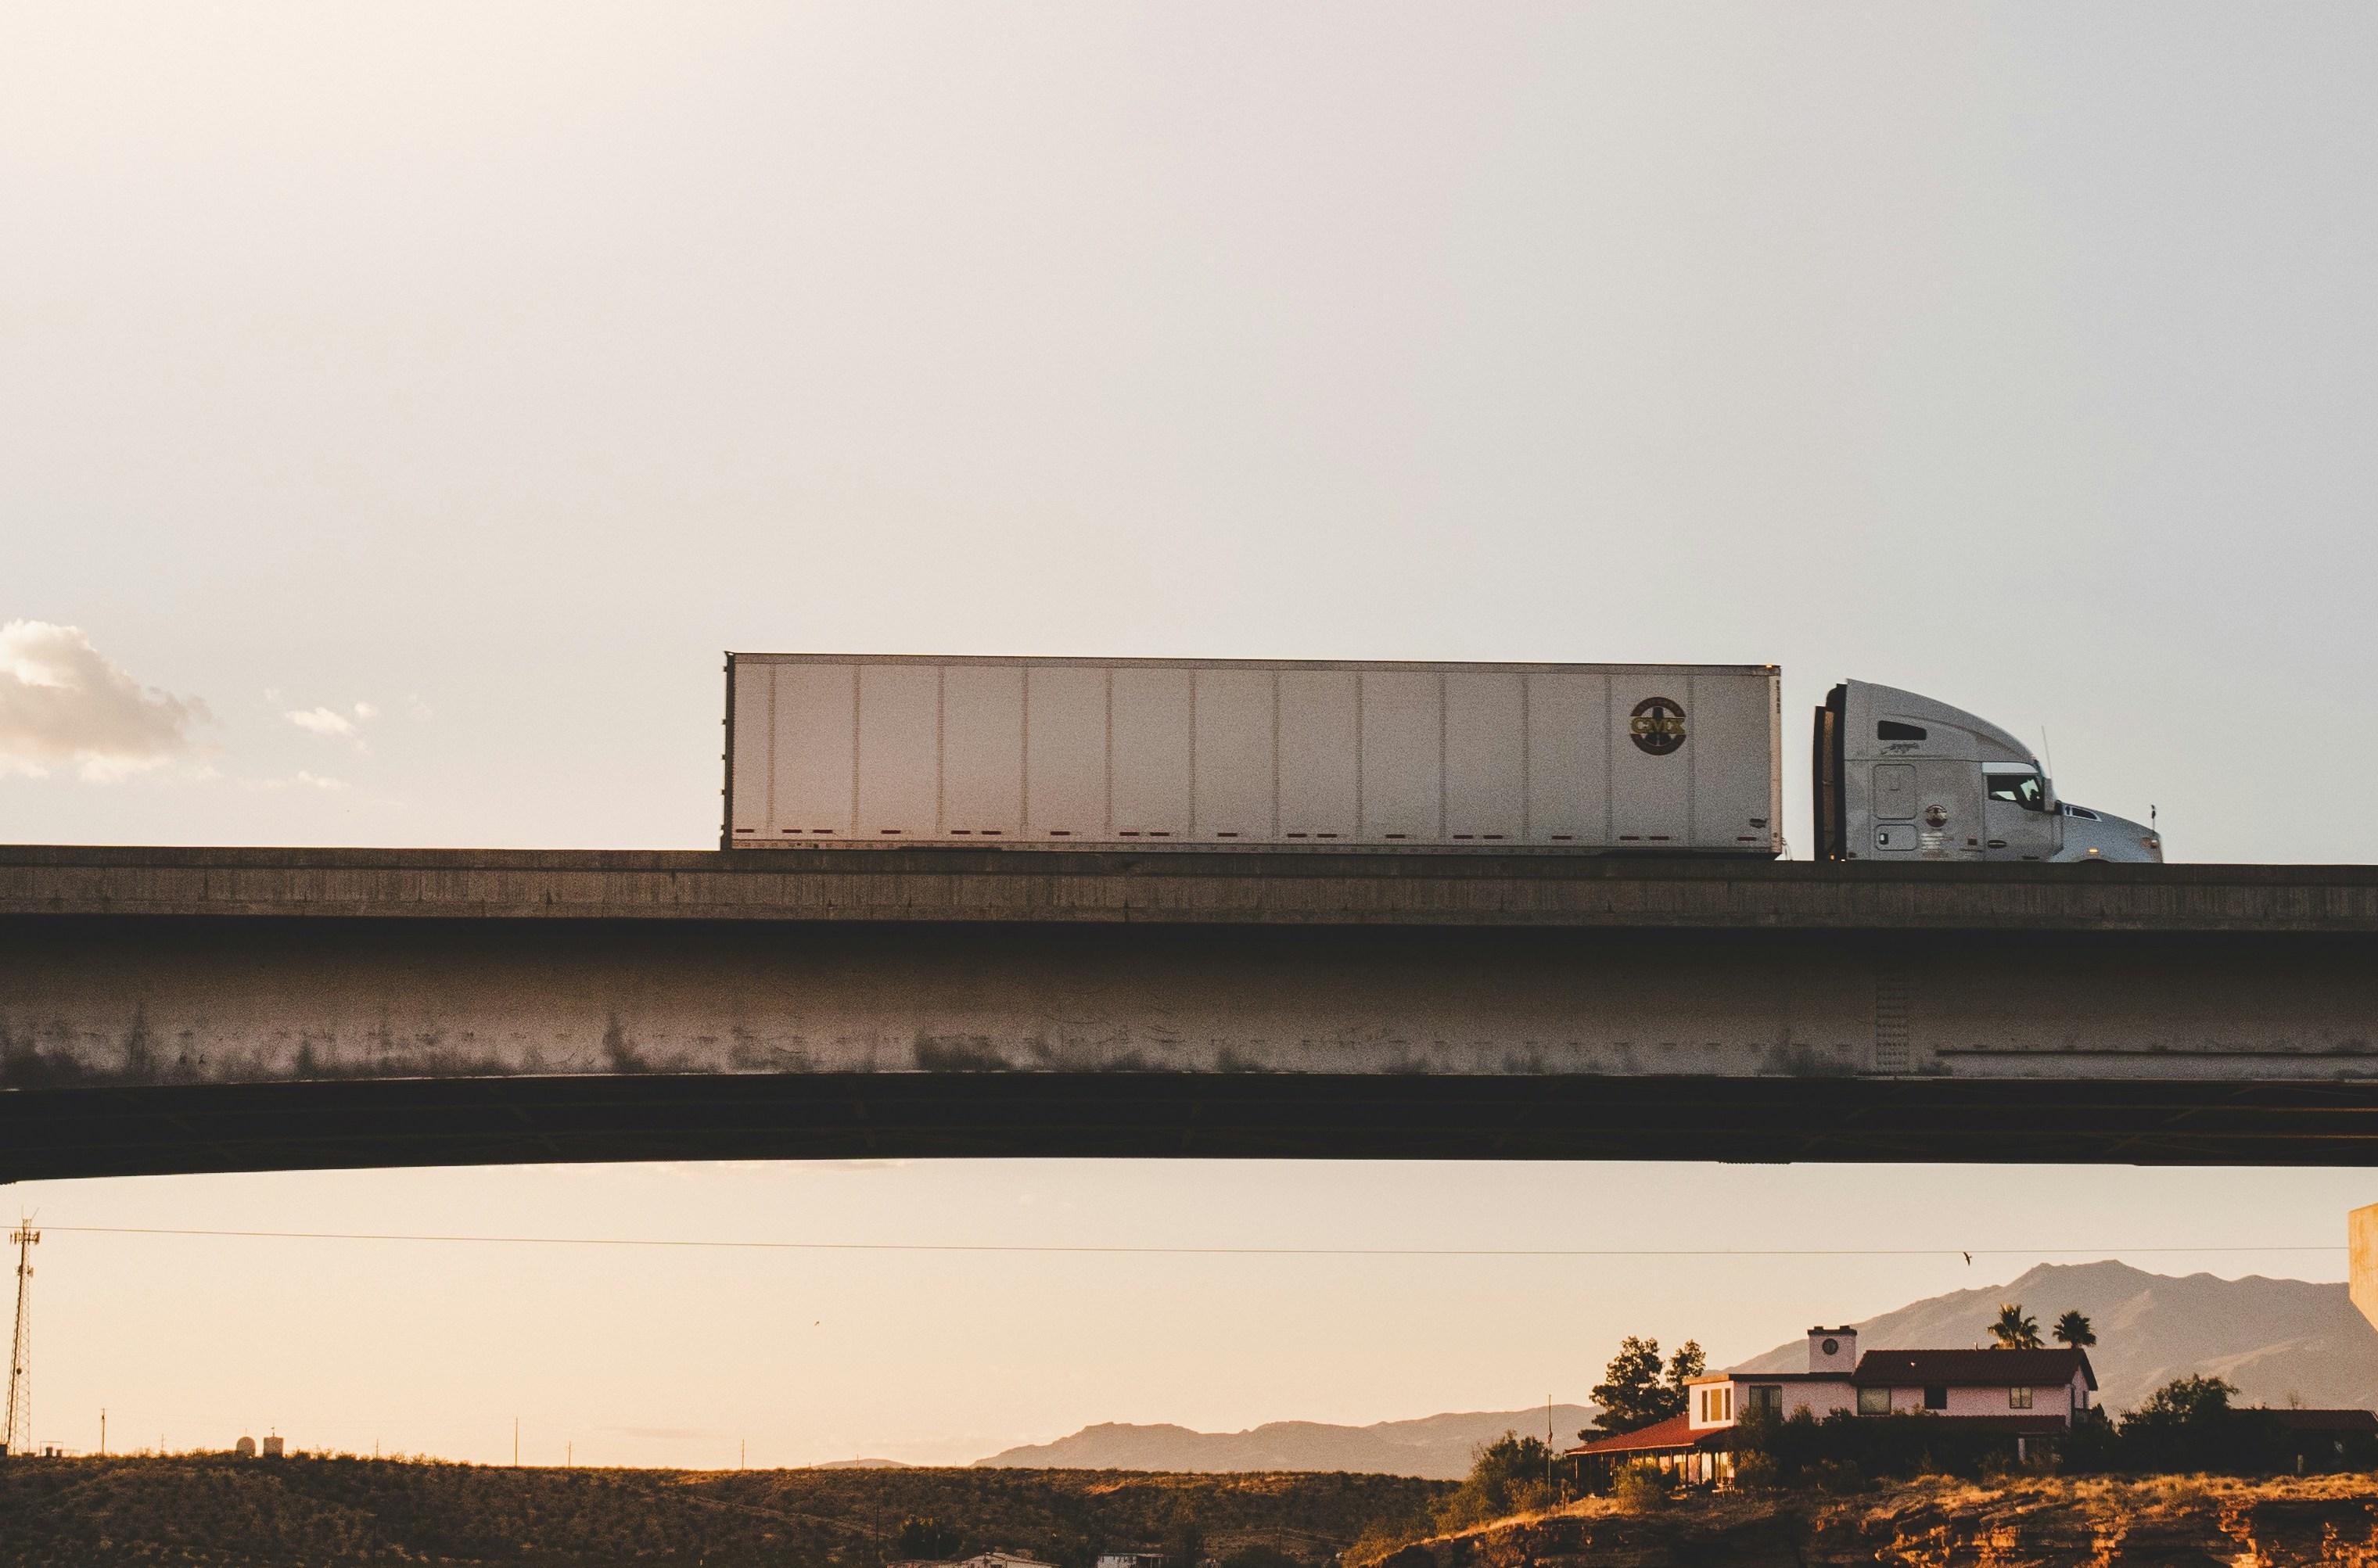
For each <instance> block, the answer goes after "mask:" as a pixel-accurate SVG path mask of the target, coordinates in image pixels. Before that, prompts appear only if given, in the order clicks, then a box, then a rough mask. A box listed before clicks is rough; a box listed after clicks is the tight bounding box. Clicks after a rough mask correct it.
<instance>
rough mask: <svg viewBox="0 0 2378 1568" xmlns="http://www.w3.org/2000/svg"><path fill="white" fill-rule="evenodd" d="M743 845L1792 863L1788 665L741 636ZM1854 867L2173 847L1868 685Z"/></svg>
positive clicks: (1934, 704) (729, 829)
mask: <svg viewBox="0 0 2378 1568" xmlns="http://www.w3.org/2000/svg"><path fill="white" fill-rule="evenodd" d="M726 726H727V746H726V748H725V760H726V767H727V778H726V784H725V788H724V791H723V795H724V798H725V803H726V812H725V820H724V822H723V823H722V825H721V845H722V847H724V848H727V849H736V850H761V849H787V848H793V847H813V846H831V847H835V848H851V847H859V846H870V847H895V846H899V845H907V844H931V845H938V846H943V847H972V848H994V847H995V848H1027V847H1034V848H1051V847H1066V846H1070V847H1088V846H1097V847H1102V848H1129V849H1146V850H1159V849H1173V848H1186V847H1191V846H1195V847H1200V848H1208V849H1214V848H1231V847H1237V848H1261V849H1267V850H1295V849H1307V850H1310V849H1334V850H1341V851H1358V852H1362V853H1368V854H1388V853H1399V852H1400V853H1423V852H1425V853H1459V852H1463V851H1470V852H1477V851H1486V850H1493V851H1500V852H1510V853H1530V854H1564V855H1630V854H1642V855H1685V856H1753V857H1758V858H1761V859H1771V858H1774V857H1777V856H1782V855H1784V854H1785V853H1786V844H1785V839H1784V823H1783V766H1784V739H1783V736H1784V724H1783V678H1782V671H1781V670H1780V669H1779V668H1778V667H1777V666H1775V665H1773V664H1471V663H1464V664H1430V663H1403V662H1357V661H1319V660H1256V659H1085V658H996V657H965V658H943V657H932V656H919V655H866V654H840V653H744V652H729V653H728V654H727V716H726ZM1811 771H1812V780H1813V784H1814V799H1815V819H1816V820H1815V824H1814V826H1815V836H1814V843H1813V846H1812V847H1813V849H1814V851H1815V853H1816V855H1817V856H1819V857H1820V858H1823V859H1832V860H1881V861H1898V860H1904V861H1942V860H2037V861H2096V862H2106V861H2156V860H2160V859H2162V857H2163V847H2162V844H2161V841H2160V838H2159V837H2158V835H2157V834H2156V832H2154V831H2153V829H2152V828H2149V827H2144V826H2142V825H2141V824H2139V823H2137V822H2133V821H2131V820H2127V819H2124V818H2120V817H2116V816H2113V815H2111V814H2109V813H2106V812H2101V811H2094V810H2090V809H2088V808H2083V807H2078V806H2073V805H2071V804H2069V803H2066V802H2063V801H2060V800H2059V799H2058V798H2057V796H2056V793H2055V789H2054V785H2053V783H2052V781H2050V779H2049V778H2048V773H2047V772H2046V770H2045V769H2043V768H2042V767H2041V766H2040V764H2039V761H2038V760H2037V759H2036V757H2034V756H2033V755H2032V753H2031V751H2030V749H2029V748H2026V747H2025V746H2024V745H2023V743H2022V742H2020V741H2018V740H2016V739H2015V738H2014V736H2012V735H2011V734H2009V733H2008V732H2007V731H2005V730H2003V729H2000V727H1998V726H1997V725H1995V724H1990V723H1988V721H1986V720H1983V719H1979V718H1976V717H1975V716H1974V715H1973V714H1971V713H1966V712H1961V711H1959V710H1957V709H1955V708H1952V707H1950V706H1949V705H1947V704H1946V703H1942V702H1939V701H1935V700H1932V699H1929V698H1926V697H1920V696H1917V695H1916V694H1915V693H1913V692H1907V691H1901V690H1897V689H1895V688H1891V687H1886V686H1877V685H1874V684H1871V683H1869V682H1865V681H1844V682H1843V683H1842V684H1840V685H1839V686H1836V687H1835V688H1833V689H1832V692H1831V693H1830V694H1829V695H1828V697H1827V698H1826V700H1825V701H1824V703H1823V704H1822V705H1820V707H1819V708H1818V709H1817V711H1816V722H1815V733H1814V738H1813V743H1812V760H1811Z"/></svg>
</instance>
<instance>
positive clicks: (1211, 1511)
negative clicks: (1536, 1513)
mask: <svg viewBox="0 0 2378 1568" xmlns="http://www.w3.org/2000/svg"><path fill="white" fill-rule="evenodd" d="M1444 1490H1446V1488H1444V1487H1443V1486H1441V1485H1439V1484H1437V1483H1435V1482H1430V1481H1422V1480H1413V1479H1408V1478H1401V1477H1393V1476H1344V1475H1327V1476H1279V1475H1268V1476H1232V1477H1216V1476H1148V1475H1116V1474H1113V1473H1104V1474H1101V1473H1098V1472H1090V1471H1064V1472H1059V1473H1054V1474H1051V1473H1046V1472H1033V1471H1025V1470H977V1469H921V1468H919V1469H895V1470H884V1469H839V1470H826V1469H815V1470H727V1471H699V1472H696V1471H672V1470H595V1469H582V1470H580V1469H572V1470H555V1469H509V1468H503V1467H498V1466H474V1465H442V1464H416V1463H409V1462H403V1461H398V1460H392V1459H391V1460H380V1459H316V1458H299V1459H290V1460H285V1461H274V1460H255V1459H249V1460H237V1459H230V1458H223V1457H214V1456H207V1457H191V1458H168V1459H137V1458H136V1459H65V1460H22V1459H20V1460H12V1461H9V1462H7V1463H5V1464H0V1568H20V1565H25V1568H30V1565H33V1564H40V1565H42V1568H53V1565H54V1568H84V1565H86V1564H88V1565H90V1568H107V1565H109V1564H114V1563H134V1562H138V1563H143V1564H149V1565H151V1568H178V1565H181V1564H196V1563H199V1562H204V1563H206V1564H209V1565H210V1568H267V1565H270V1568H295V1565H297V1564H326V1565H327V1564H331V1563H339V1564H344V1563H354V1562H414V1563H424V1562H426V1563H438V1564H446V1565H450V1568H464V1565H469V1568H505V1565H510V1564H516V1563H517V1564H528V1563H534V1564H536V1565H537V1568H614V1565H628V1564H653V1565H655V1568H658V1565H661V1564H669V1565H672V1568H674V1565H678V1564H692V1563H697V1562H699V1563H703V1564H706V1565H707V1568H761V1565H763V1564H765V1565H767V1568H781V1565H784V1564H799V1565H803V1568H873V1565H874V1564H878V1563H880V1562H883V1560H884V1558H885V1557H886V1556H887V1555H889V1548H890V1545H891V1539H892V1536H893V1534H894V1533H895V1531H896V1530H897V1529H898V1527H899V1525H900V1522H901V1521H902V1520H904V1519H907V1518H909V1517H912V1516H914V1517H930V1518H934V1519H938V1520H939V1521H941V1522H942V1523H943V1525H945V1526H950V1527H951V1528H953V1529H954V1530H955V1531H956V1532H957V1533H958V1535H959V1538H960V1539H961V1540H962V1541H963V1542H964V1543H965V1546H966V1548H967V1550H977V1549H981V1548H988V1547H1003V1548H1007V1549H1009V1550H1017V1551H1023V1552H1027V1553H1029V1554H1031V1555H1033V1556H1036V1557H1039V1558H1041V1559H1042V1560H1044V1561H1046V1562H1052V1563H1056V1564H1059V1565H1060V1568H1087V1565H1088V1563H1089V1562H1090V1561H1091V1559H1092V1558H1093V1557H1094V1556H1095V1555H1096V1553H1097V1552H1099V1550H1129V1549H1154V1548H1159V1547H1161V1546H1162V1545H1163V1544H1164V1543H1165V1542H1166V1541H1167V1540H1169V1539H1171V1538H1174V1537H1175V1534H1176V1532H1177V1531H1179V1530H1180V1529H1181V1528H1182V1527H1183V1524H1184V1522H1194V1523H1195V1526H1197V1527H1198V1528H1199V1529H1200V1530H1202V1531H1203V1532H1204V1536H1205V1539H1206V1542H1207V1550H1210V1551H1216V1552H1219V1553H1222V1554H1225V1555H1227V1554H1228V1553H1230V1552H1231V1551H1234V1550H1240V1549H1243V1548H1244V1547H1247V1546H1255V1545H1261V1546H1268V1547H1271V1548H1273V1549H1274V1550H1279V1551H1283V1552H1286V1553H1288V1554H1289V1555H1291V1556H1292V1557H1295V1558H1297V1559H1299V1560H1301V1561H1303V1562H1315V1563H1317V1562H1325V1561H1327V1559H1328V1558H1329V1557H1330V1556H1331V1555H1332V1554H1333V1553H1335V1552H1337V1551H1339V1550H1342V1549H1343V1548H1345V1547H1346V1546H1348V1545H1350V1544H1351V1543H1352V1542H1353V1541H1354V1540H1355V1538H1357V1537H1359V1536H1360V1535H1361V1534H1362V1533H1363V1530H1364V1529H1366V1528H1368V1527H1370V1526H1374V1525H1376V1524H1378V1523H1380V1522H1381V1521H1386V1520H1400V1519H1404V1518H1408V1517H1410V1516H1411V1515H1412V1514H1414V1513H1415V1512H1417V1511H1418V1510H1420V1509H1421V1508H1422V1507H1423V1505H1424V1504H1425V1503H1426V1502H1427V1501H1428V1500H1430V1499H1431V1498H1434V1497H1435V1496H1437V1495H1439V1494H1441V1493H1442V1492H1443V1491H1444Z"/></svg>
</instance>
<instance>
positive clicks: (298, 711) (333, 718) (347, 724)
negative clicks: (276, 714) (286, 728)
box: [281, 708, 355, 736]
mask: <svg viewBox="0 0 2378 1568" xmlns="http://www.w3.org/2000/svg"><path fill="white" fill-rule="evenodd" d="M281 716H282V718H284V719H286V720H288V721H289V722H290V723H291V724H295V725H296V726H297V727H298V728H299V729H301V730H311V731H313V733H315V734H316V735H343V736H352V735H353V734H354V733H355V722H354V720H353V719H350V718H348V717H347V716H346V715H345V714H344V713H342V712H339V711H338V710H337V709H335V708H292V709H290V710H289V711H288V712H285V713H283V714H282V715H281Z"/></svg>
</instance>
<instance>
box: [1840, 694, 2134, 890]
mask: <svg viewBox="0 0 2378 1568" xmlns="http://www.w3.org/2000/svg"><path fill="white" fill-rule="evenodd" d="M1811 751H1812V755H1813V758H1814V763H1815V767H1814V773H1815V780H1814V782H1815V786H1816V788H1815V795H1816V819H1817V820H1816V828H1817V853H1818V857H1819V858H1820V859H1825V860H2041V861H2096V862H2100V863H2103V862H2107V861H2132V862H2138V861H2160V860H2162V859H2163V844H2162V840H2161V838H2160V837H2159V835H2157V834H2156V832H2154V831H2153V830H2151V829H2149V828H2146V827H2143V826H2141V825H2140V824H2139V823H2136V822H2133V821H2131V820H2129V819H2127V818H2122V817H2116V816H2112V815H2110V814H2108V813H2106V812H2102V811H2094V810H2091V809H2089V808H2085V807H2079V806H2072V805H2068V804H2065V803H2063V802H2060V801H2059V800H2058V799H2057V798H2056V792H2055V786H2054V784H2053V783H2052V781H2050V780H2049V778H2048V774H2047V772H2046V771H2045V770H2044V769H2042V768H2041V767H2040V765H2039V760H2038V759H2037V758H2036V757H2034V756H2033V755H2032V753H2031V748H2029V747H2027V746H2025V745H2024V743H2023V742H2021V741H2019V740H2017V739H2016V738H2015V737H2014V736H2012V735H2010V734H2008V733H2007V732H2006V731H2005V730H2003V729H2000V727H1999V726H1998V725H1996V724H1991V723H1990V722H1989V721H1988V720H1987V719H1982V718H1977V717H1976V716H1975V715H1974V714H1971V713H1968V712H1964V710H1962V709H1958V708H1952V707H1950V706H1949V705H1948V704H1947V703H1945V702H1940V701H1937V700H1934V699H1932V698H1929V697H1922V696H1918V695H1917V694H1916V693H1915V692H1913V691H1902V690H1900V689H1898V688H1895V687H1889V686H1876V685H1874V684H1872V683H1871V682H1868V681H1862V680H1851V681H1844V682H1843V683H1842V684H1841V685H1839V686H1836V687H1834V688H1833V689H1832V692H1830V693H1829V694H1828V695H1827V696H1826V699H1825V701H1824V705H1823V706H1822V707H1820V708H1819V709H1818V710H1817V712H1816V735H1815V737H1814V744H1813V746H1812V748H1811Z"/></svg>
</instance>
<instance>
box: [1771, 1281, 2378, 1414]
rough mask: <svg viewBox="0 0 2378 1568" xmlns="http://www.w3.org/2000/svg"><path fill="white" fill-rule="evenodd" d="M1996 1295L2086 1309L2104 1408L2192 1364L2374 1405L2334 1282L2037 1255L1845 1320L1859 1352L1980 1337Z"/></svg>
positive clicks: (2032, 1304) (1798, 1366)
mask: <svg viewBox="0 0 2378 1568" xmlns="http://www.w3.org/2000/svg"><path fill="white" fill-rule="evenodd" d="M2002 1301H2013V1302H2019V1303H2021V1305H2022V1306H2023V1309H2024V1311H2026V1312H2028V1313H2030V1314H2031V1315H2032V1316H2033V1317H2034V1318H2036V1319H2037V1320H2038V1322H2039V1332H2040V1334H2041V1335H2042V1336H2043V1337H2044V1336H2045V1335H2047V1334H2048V1331H2049V1329H2050V1328H2052V1327H2053V1326H2054V1324H2055V1322H2056V1318H2057V1315H2058V1314H2059V1313H2060V1312H2062V1311H2064V1310H2065V1309H2066V1308H2068V1307H2078V1308H2079V1309H2080V1310H2081V1311H2084V1312H2085V1313H2087V1314H2088V1316H2089V1321H2090V1324H2091V1326H2092V1327H2093V1328H2095V1329H2096V1334H2097V1343H2096V1345H2094V1346H2092V1347H2090V1349H2089V1362H2090V1365H2091V1366H2092V1367H2094V1368H2095V1369H2096V1373H2097V1382H2098V1387H2099V1392H2098V1401H2099V1403H2100V1404H2102V1405H2104V1406H2107V1407H2108V1409H2111V1410H2115V1411H2121V1410H2127V1409H2130V1408H2132V1407H2133V1406H2136V1405H2137V1404H2138V1403H2139V1402H2140V1401H2141V1400H2144V1398H2145V1397H2146V1396H2147V1395H2148V1394H2152V1393H2154V1392H2155V1391H2156V1389H2158V1388H2160V1387H2162V1386H2163V1385H2164V1384H2165V1383H2167V1382H2170V1381H2171V1380H2172V1379H2173V1378H2176V1377H2185V1376H2188V1375H2190V1374H2192V1373H2196V1374H2203V1375H2205V1376H2210V1377H2222V1378H2227V1379H2228V1380H2229V1381H2230V1382H2233V1383H2235V1384H2237V1385H2238V1388H2239V1391H2240V1394H2241V1395H2242V1396H2243V1398H2244V1401H2245V1403H2247V1404H2250V1405H2286V1404H2288V1403H2289V1402H2290V1401H2291V1400H2295V1401H2300V1403H2302V1404H2305V1405H2314V1406H2356V1407H2360V1408H2363V1409H2368V1408H2372V1407H2378V1328H2372V1326H2371V1325H2370V1323H2369V1322H2368V1321H2367V1320H2366V1319H2364V1318H2363V1317H2362V1316H2361V1314H2360V1312H2359V1311H2355V1310H2354V1306H2353V1303H2352V1301H2351V1300H2350V1299H2348V1297H2347V1295H2346V1290H2345V1287H2344V1285H2343V1284H2341V1283H2339V1284H2328V1285H2323V1284H2314V1283H2312V1282H2311V1281H2308V1280H2300V1279H2268V1278H2265V1277H2264V1276H2263V1275H2248V1276H2247V1277H2245V1278H2244V1279H2222V1278H2220V1277H2218V1276H2216V1275H2209V1274H2192V1275H2184V1276H2174V1275H2160V1274H2149V1273H2147V1272H2146V1271H2145V1270H2144V1269H2134V1268H2132V1267H2131V1266H2130V1265H2129V1264H2127V1263H2113V1262H2110V1261H2109V1262H2106V1263H2042V1264H2040V1265H2039V1266H2038V1267H2037V1268H2035V1269H2032V1270H2031V1271H2030V1272H2028V1273H2026V1274H2024V1275H2021V1276H2019V1277H2017V1278H2015V1279H2013V1280H2011V1281H2009V1282H2008V1283H2007V1284H2004V1285H1988V1286H1982V1287H1977V1288H1976V1289H1972V1290H1957V1291H1952V1292H1950V1293H1949V1294H1948V1295H1946V1296H1935V1297H1932V1298H1931V1299H1928V1300H1924V1301H1916V1302H1914V1303H1911V1304H1910V1305H1908V1306H1904V1307H1902V1308H1900V1309H1899V1310H1898V1311H1892V1312H1885V1313H1883V1314H1882V1315H1881V1316H1880V1317H1875V1318H1869V1319H1868V1320H1867V1321H1866V1322H1864V1323H1856V1324H1854V1325H1852V1326H1854V1327H1855V1328H1856V1330H1857V1331H1858V1349H1859V1350H1860V1351H1861V1352H1864V1351H1868V1350H1916V1349H1950V1348H1957V1347H1964V1346H1972V1345H1988V1343H1989V1342H1990V1339H1989V1333H1988V1328H1989V1323H1990V1320H1991V1319H1992V1318H1994V1317H1996V1316H1997V1315H1998V1310H1999V1303H2000V1302H2002ZM2050 1343H2053V1341H2050ZM1807 1369H1808V1345H1807V1342H1806V1341H1805V1340H1799V1339H1795V1340H1792V1341H1790V1342H1788V1343H1786V1344H1784V1345H1779V1346H1777V1347H1775V1348H1774V1349H1772V1350H1770V1351H1768V1352H1767V1353H1765V1354H1764V1355H1761V1356H1758V1357H1754V1358H1753V1359H1750V1360H1748V1361H1746V1362H1744V1363H1742V1365H1741V1367H1740V1368H1739V1369H1738V1370H1740V1371H1761V1372H1779V1371H1806V1370H1807Z"/></svg>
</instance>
